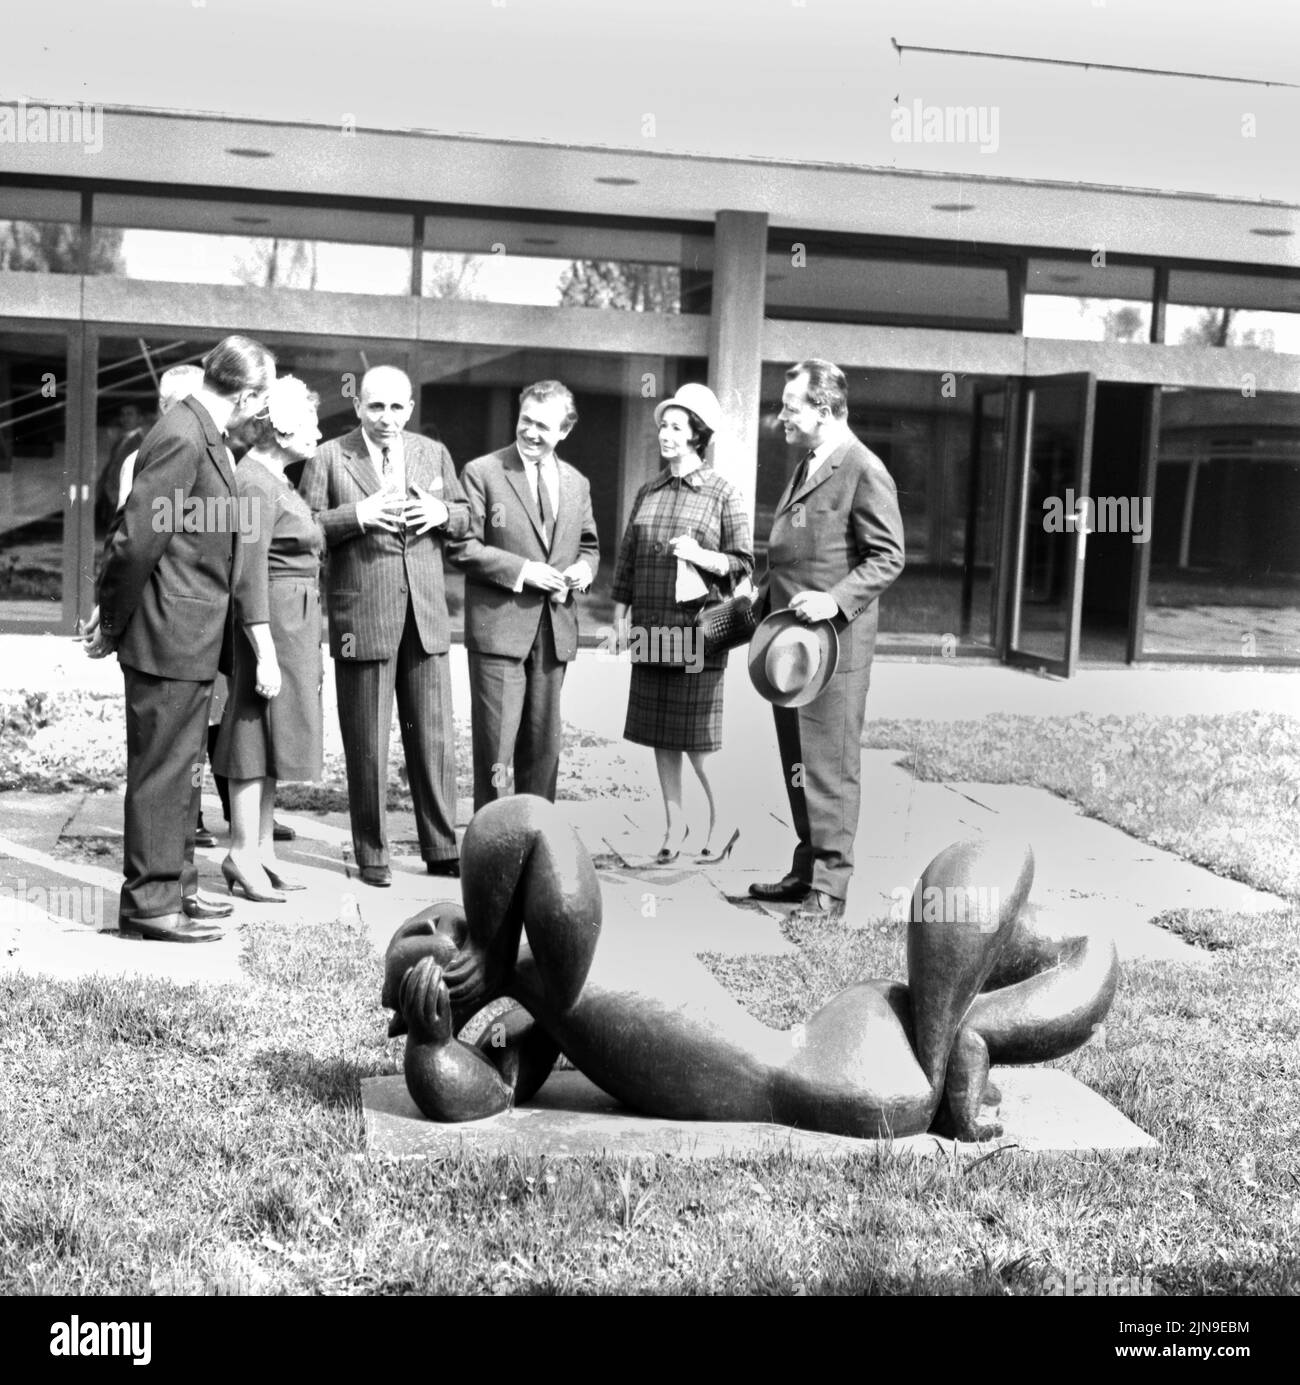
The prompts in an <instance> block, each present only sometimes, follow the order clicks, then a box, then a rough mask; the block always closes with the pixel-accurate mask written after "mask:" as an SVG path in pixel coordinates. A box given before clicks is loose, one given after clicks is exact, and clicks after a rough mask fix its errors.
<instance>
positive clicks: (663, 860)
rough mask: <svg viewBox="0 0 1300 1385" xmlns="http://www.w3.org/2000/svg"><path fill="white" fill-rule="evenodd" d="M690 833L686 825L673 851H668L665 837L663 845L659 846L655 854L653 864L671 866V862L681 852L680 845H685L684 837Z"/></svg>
mask: <svg viewBox="0 0 1300 1385" xmlns="http://www.w3.org/2000/svg"><path fill="white" fill-rule="evenodd" d="M690 835H691V829H690V828H689V827H688V828H687V829H686V831H685V832H683V833H682V839H681V841H680V842H678V844H677V848H676V850H673V851H670V850H669V849H668V838H667V837H665V838H664V844H663V846H661V847H660V848H659V850H658V852H657V853H656V855H655V865H657V866H671V865H672V863H673V862H674V861H675V860H676V859H677V858H678V857H679V856H680V855H681V854H682V847H684V846H685V845H686V838H687V837H689V836H690Z"/></svg>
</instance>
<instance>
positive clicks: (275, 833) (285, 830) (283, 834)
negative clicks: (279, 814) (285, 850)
mask: <svg viewBox="0 0 1300 1385" xmlns="http://www.w3.org/2000/svg"><path fill="white" fill-rule="evenodd" d="M297 835H298V834H297V833H296V832H295V831H294V830H293V828H292V827H286V826H285V825H284V823H282V822H277V823H275V824H274V825H273V826H272V829H271V839H272V841H277V842H291V841H293V839H294V838H295V837H296V836H297Z"/></svg>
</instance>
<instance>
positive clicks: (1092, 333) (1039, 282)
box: [1025, 256, 1155, 341]
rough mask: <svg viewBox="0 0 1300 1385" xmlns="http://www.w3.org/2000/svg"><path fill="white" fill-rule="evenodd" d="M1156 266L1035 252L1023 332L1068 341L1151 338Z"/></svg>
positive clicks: (1026, 296) (1031, 261) (1147, 339)
mask: <svg viewBox="0 0 1300 1385" xmlns="http://www.w3.org/2000/svg"><path fill="white" fill-rule="evenodd" d="M1154 290H1155V270H1154V269H1152V268H1151V267H1150V266H1149V265H1129V264H1094V263H1093V257H1091V256H1087V257H1085V256H1077V257H1074V258H1060V259H1048V258H1044V257H1040V256H1031V257H1030V260H1029V266H1028V274H1027V276H1026V280H1025V336H1027V337H1055V338H1058V339H1062V340H1066V341H1150V340H1151V303H1152V295H1153V293H1154Z"/></svg>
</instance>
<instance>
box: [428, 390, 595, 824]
mask: <svg viewBox="0 0 1300 1385" xmlns="http://www.w3.org/2000/svg"><path fill="white" fill-rule="evenodd" d="M577 419H578V411H577V409H576V407H575V406H574V401H573V395H572V394H571V393H570V391H569V390H568V388H567V387H566V386H564V385H562V384H561V383H560V382H559V381H558V380H539V381H538V382H537V383H536V384H533V385H529V386H528V387H527V388H526V389H525V390H524V391H523V393H522V394H521V395H520V397H519V418H518V421H517V422H516V424H515V440H514V442H513V443H511V444H510V446H509V447H503V448H502V449H501V450H500V451H499V452H492V453H489V454H488V455H487V456H486V457H478V458H476V459H475V460H474V461H472V462H470V463H469V464H468V465H467V466H466V467H465V471H464V474H463V476H462V478H461V479H462V481H463V483H464V486H465V491H466V494H467V495H468V497H469V502H470V507H471V514H472V526H471V529H470V532H469V534H468V536H467V537H466V538H465V540H464V541H463V542H461V543H457V544H453V545H452V547H451V550H450V552H451V556H452V558H453V560H454V561H455V562H456V563H458V564H459V565H460V566H461V567H463V568H464V570H465V648H466V650H467V652H468V655H469V686H470V700H471V712H472V722H473V746H474V811H475V812H477V811H478V810H479V809H480V808H481V807H482V806H483V805H484V804H485V803H490V802H492V801H493V800H494V799H496V798H500V797H501V796H502V795H503V794H504V793H505V792H506V791H507V789H508V787H509V784H510V778H511V772H512V770H513V780H514V791H515V792H516V793H531V794H538V795H540V796H541V797H542V798H547V799H550V800H551V801H552V802H554V800H555V791H556V784H557V779H558V776H559V765H560V738H561V722H560V690H561V688H562V687H563V686H564V674H565V670H566V669H567V668H568V666H569V664H570V663H571V662H572V661H573V660H574V659H575V658H576V657H577V653H578V615H577V610H576V601H575V593H577V592H585V591H586V590H587V589H588V588H589V587H590V586H591V583H592V579H593V578H594V577H595V575H596V567H597V564H598V563H599V561H600V545H599V540H598V538H597V535H596V520H595V517H594V515H593V513H592V508H591V487H590V485H589V484H588V482H587V478H586V477H585V476H583V475H582V473H581V472H580V471H578V470H577V469H576V468H574V467H572V466H570V465H569V463H568V462H566V461H563V460H562V459H561V458H560V457H558V456H557V455H556V451H555V449H556V448H557V447H558V446H559V444H560V443H561V442H563V441H564V439H565V438H567V437H568V436H569V433H570V432H571V431H572V429H573V425H574V424H575V423H576V422H577Z"/></svg>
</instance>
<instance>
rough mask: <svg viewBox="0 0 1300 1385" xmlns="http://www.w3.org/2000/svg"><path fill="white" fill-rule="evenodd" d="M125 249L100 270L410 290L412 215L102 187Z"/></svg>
mask: <svg viewBox="0 0 1300 1385" xmlns="http://www.w3.org/2000/svg"><path fill="white" fill-rule="evenodd" d="M94 221H95V228H96V232H97V233H101V232H105V231H111V232H113V233H115V234H116V235H118V236H119V237H120V253H119V255H118V257H117V259H116V260H115V262H114V263H113V265H112V266H111V267H109V268H100V269H97V270H96V271H95V272H97V273H105V274H114V275H117V276H119V277H121V278H126V279H149V280H155V281H162V282H166V283H186V284H229V285H241V284H242V285H247V286H249V287H252V288H289V289H315V290H318V291H321V292H326V293H330V292H336V293H374V294H409V293H410V291H411V234H412V229H411V228H412V221H411V218H410V217H407V216H402V215H398V214H391V213H380V212H361V211H339V210H336V209H332V208H328V207H293V206H279V205H272V204H269V203H260V202H236V201H230V202H219V201H215V200H212V201H209V200H203V199H198V198H180V197H127V196H122V195H120V194H116V193H97V194H96V195H95V203H94Z"/></svg>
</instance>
